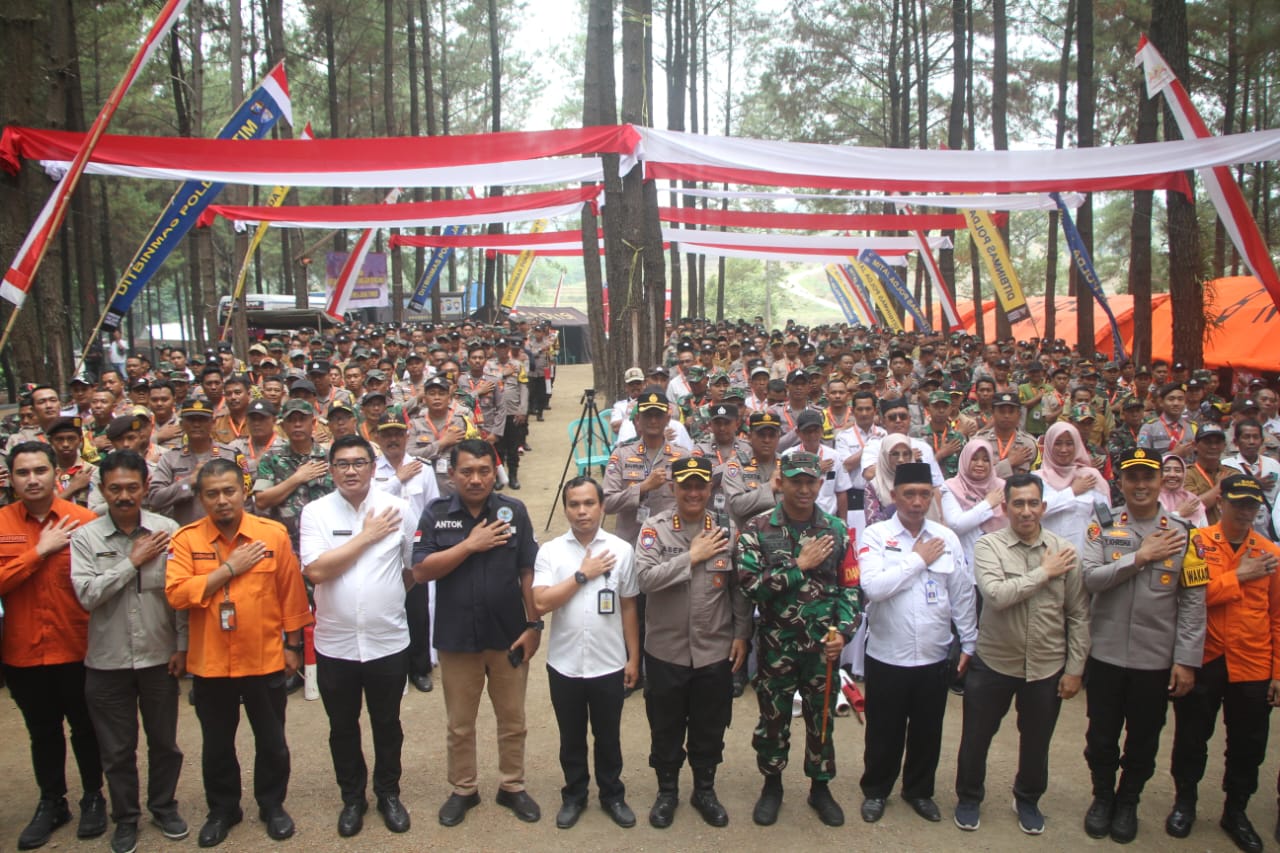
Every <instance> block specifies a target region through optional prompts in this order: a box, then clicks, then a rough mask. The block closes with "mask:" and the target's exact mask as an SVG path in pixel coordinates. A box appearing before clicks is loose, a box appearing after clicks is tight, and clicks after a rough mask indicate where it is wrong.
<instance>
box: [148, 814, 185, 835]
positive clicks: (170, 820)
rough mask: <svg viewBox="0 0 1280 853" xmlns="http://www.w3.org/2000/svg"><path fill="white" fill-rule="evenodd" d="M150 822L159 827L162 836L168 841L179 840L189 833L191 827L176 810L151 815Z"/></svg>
mask: <svg viewBox="0 0 1280 853" xmlns="http://www.w3.org/2000/svg"><path fill="white" fill-rule="evenodd" d="M151 822H152V823H154V824H155V825H156V826H157V827H159V828H160V831H161V832H162V833H164V837H165V838H167V839H169V840H170V841H181V840H182V839H184V838H186V837H187V836H188V835H190V834H191V827H189V826H187V822H186V821H185V820H183V819H182V816H181V815H179V814H178V813H177V812H169V813H167V814H157V815H152V816H151Z"/></svg>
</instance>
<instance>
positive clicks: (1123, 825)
mask: <svg viewBox="0 0 1280 853" xmlns="http://www.w3.org/2000/svg"><path fill="white" fill-rule="evenodd" d="M1118 468H1119V474H1120V491H1121V492H1122V493H1123V495H1124V505H1122V506H1120V507H1117V508H1116V509H1114V510H1112V511H1111V513H1107V512H1105V511H1101V510H1100V513H1101V515H1102V516H1103V517H1101V518H1100V519H1099V520H1098V521H1095V522H1094V523H1093V524H1091V525H1090V527H1089V531H1088V534H1087V537H1086V540H1087V541H1086V542H1085V547H1084V554H1083V559H1082V560H1081V568H1082V569H1083V574H1084V584H1085V588H1086V589H1087V590H1088V591H1089V593H1090V594H1091V595H1092V597H1093V601H1092V607H1091V613H1092V616H1091V620H1090V639H1091V644H1092V650H1091V651H1090V654H1089V660H1088V664H1087V667H1086V671H1085V678H1086V682H1085V683H1086V689H1087V691H1088V692H1087V705H1088V714H1089V727H1088V730H1087V731H1086V732H1085V760H1086V761H1087V762H1088V764H1089V773H1090V774H1091V775H1092V777H1093V802H1092V804H1090V806H1089V811H1088V813H1087V814H1086V815H1085V819H1084V827H1085V832H1087V833H1088V834H1089V835H1090V836H1091V837H1093V838H1102V837H1104V836H1106V835H1108V834H1110V836H1111V838H1112V839H1113V840H1115V841H1118V842H1120V843H1122V844H1125V843H1128V842H1130V841H1132V840H1133V839H1134V837H1135V836H1136V835H1137V832H1138V799H1139V797H1140V796H1141V794H1142V788H1143V786H1144V785H1145V784H1146V782H1147V780H1148V779H1150V778H1151V774H1152V773H1153V772H1155V766H1156V750H1157V749H1158V747H1159V745H1160V730H1161V729H1162V728H1163V727H1164V723H1165V713H1166V706H1167V704H1168V698H1169V697H1171V696H1172V697H1173V698H1175V699H1176V698H1178V697H1181V696H1184V695H1186V693H1187V692H1188V691H1189V690H1191V688H1192V687H1193V686H1194V684H1195V670H1196V669H1198V668H1199V667H1200V664H1201V661H1202V655H1203V651H1204V637H1205V603H1204V593H1205V585H1206V583H1207V581H1208V576H1207V573H1206V572H1204V571H1203V560H1201V559H1199V558H1198V557H1197V555H1196V551H1195V549H1194V547H1193V546H1190V545H1189V536H1188V530H1187V527H1186V526H1185V522H1183V521H1182V520H1181V519H1180V518H1179V517H1178V516H1176V515H1173V514H1172V513H1168V512H1165V511H1164V510H1163V509H1162V508H1161V506H1160V501H1159V497H1160V476H1161V472H1160V457H1159V456H1157V455H1156V454H1155V453H1153V452H1152V451H1150V450H1147V449H1144V448H1141V447H1138V448H1134V449H1132V450H1129V451H1126V452H1125V454H1124V455H1123V456H1121V458H1120V464H1119V466H1118ZM1106 516H1111V517H1106ZM1122 729H1124V730H1126V735H1125V743H1124V753H1123V754H1121V751H1120V734H1121V730H1122ZM1117 770H1123V772H1122V773H1121V774H1120V782H1119V785H1118V786H1117V784H1116V772H1117Z"/></svg>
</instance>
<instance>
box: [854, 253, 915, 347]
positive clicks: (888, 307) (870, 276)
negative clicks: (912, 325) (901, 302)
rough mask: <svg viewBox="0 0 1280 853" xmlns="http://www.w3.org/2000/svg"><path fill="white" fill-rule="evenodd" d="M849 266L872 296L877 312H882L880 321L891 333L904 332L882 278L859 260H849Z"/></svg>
mask: <svg viewBox="0 0 1280 853" xmlns="http://www.w3.org/2000/svg"><path fill="white" fill-rule="evenodd" d="M849 266H850V267H852V268H853V271H854V272H855V273H857V275H858V278H859V279H860V280H861V281H862V286H863V287H864V288H866V291H867V293H869V294H871V301H872V303H874V304H875V306H876V310H877V311H879V312H880V319H881V321H882V322H883V323H884V324H885V326H887V327H888V329H889V331H891V332H901V331H903V327H902V320H900V319H899V318H898V312H897V311H895V310H893V301H892V300H891V299H889V294H887V293H885V290H884V286H883V285H881V283H880V277H879V276H877V275H876V274H875V271H874V270H872V269H871V268H870V267H868V266H867V265H866V264H864V263H863V262H862V261H860V260H858V259H857V258H849Z"/></svg>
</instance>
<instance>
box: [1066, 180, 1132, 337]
mask: <svg viewBox="0 0 1280 853" xmlns="http://www.w3.org/2000/svg"><path fill="white" fill-rule="evenodd" d="M1049 196H1050V198H1052V199H1053V200H1054V202H1055V203H1056V204H1057V205H1058V212H1059V213H1060V214H1062V233H1063V235H1064V236H1065V237H1066V238H1067V247H1068V248H1069V249H1071V261H1072V263H1074V264H1075V265H1076V272H1077V273H1078V274H1079V276H1080V279H1081V281H1083V282H1085V283H1086V284H1088V285H1089V290H1090V291H1092V292H1093V298H1094V299H1096V300H1097V301H1098V304H1099V305H1101V306H1102V310H1103V311H1104V312H1105V313H1106V315H1107V322H1109V323H1110V324H1111V345H1112V347H1113V355H1114V358H1115V359H1116V360H1117V361H1119V360H1121V359H1124V358H1128V356H1127V355H1126V354H1125V351H1124V338H1122V337H1121V336H1120V324H1119V323H1117V322H1116V315H1115V314H1114V313H1112V311H1111V306H1110V305H1109V304H1107V294H1106V293H1104V292H1103V291H1102V282H1101V281H1099V280H1098V273H1097V271H1095V270H1094V268H1093V259H1092V258H1090V257H1089V250H1088V249H1087V248H1085V245H1084V240H1083V239H1081V237H1080V232H1079V231H1077V230H1076V224H1075V222H1073V221H1071V212H1070V211H1069V210H1067V205H1066V204H1065V203H1064V202H1063V201H1062V196H1061V195H1059V194H1058V193H1049Z"/></svg>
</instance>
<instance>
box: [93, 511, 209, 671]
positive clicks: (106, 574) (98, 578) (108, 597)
mask: <svg viewBox="0 0 1280 853" xmlns="http://www.w3.org/2000/svg"><path fill="white" fill-rule="evenodd" d="M156 530H164V531H167V532H168V533H169V534H171V535H172V534H173V533H175V532H177V530H178V524H177V522H175V521H174V520H173V519H170V518H165V517H164V516H163V515H158V514H157V513H154V512H148V511H146V510H143V511H142V519H141V522H140V523H139V525H138V528H137V529H136V530H134V531H133V534H132V535H126V534H124V533H123V532H121V531H120V530H119V529H118V528H117V527H116V525H115V522H114V521H112V520H111V517H110V516H103V517H101V518H99V519H97V520H96V521H91V522H89V523H88V524H86V525H84V526H83V527H80V528H77V529H76V530H75V531H74V532H73V533H72V534H71V584H72V586H73V587H74V588H75V593H76V598H77V599H79V601H80V604H81V605H82V606H83V607H84V609H85V610H88V611H89V651H88V652H87V653H86V654H85V658H84V665H85V666H87V667H89V668H90V669H145V668H146V667H151V666H160V665H162V664H166V663H168V661H169V658H170V656H171V655H173V653H174V652H177V651H186V649H187V613H186V611H184V610H174V609H173V608H172V607H170V606H169V601H168V599H166V598H165V594H164V581H165V568H166V566H167V557H166V555H165V554H164V553H163V552H162V553H161V554H160V555H159V556H157V557H153V558H152V559H151V560H149V561H147V562H146V563H143V564H142V566H141V567H140V568H137V569H135V568H134V566H133V563H132V562H131V561H130V560H129V553H130V552H131V551H132V550H133V543H134V541H135V540H136V539H137V538H138V537H139V536H144V535H146V534H148V533H151V532H153V531H156Z"/></svg>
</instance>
